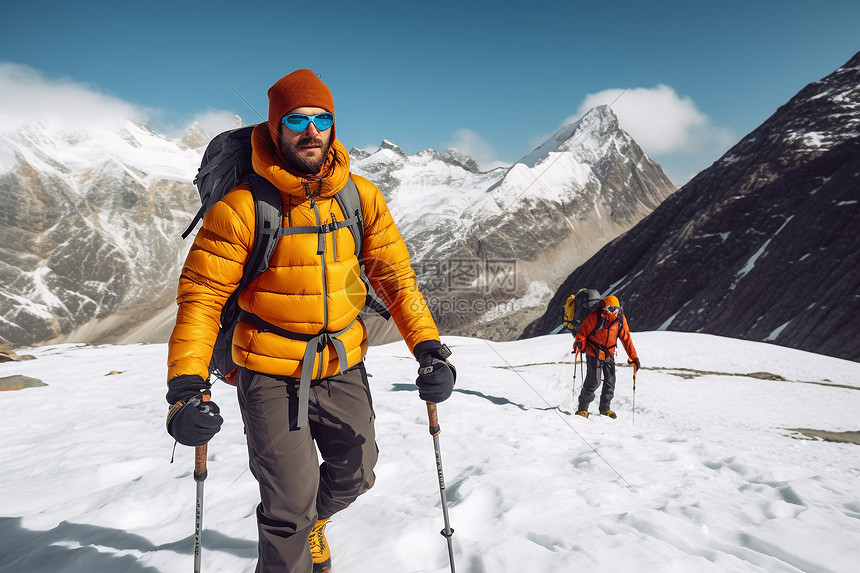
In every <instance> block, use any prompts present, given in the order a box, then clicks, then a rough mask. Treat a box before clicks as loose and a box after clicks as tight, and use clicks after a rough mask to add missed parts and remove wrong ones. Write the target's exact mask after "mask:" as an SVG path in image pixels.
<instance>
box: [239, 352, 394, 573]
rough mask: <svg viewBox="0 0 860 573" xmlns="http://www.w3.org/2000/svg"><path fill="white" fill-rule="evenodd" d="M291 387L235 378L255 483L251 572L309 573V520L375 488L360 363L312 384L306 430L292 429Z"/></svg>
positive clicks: (294, 390) (294, 403)
mask: <svg viewBox="0 0 860 573" xmlns="http://www.w3.org/2000/svg"><path fill="white" fill-rule="evenodd" d="M298 384H299V380H298V379H297V378H284V377H278V378H275V377H272V376H268V375H265V374H261V373H259V372H252V371H250V370H245V369H240V372H239V383H238V393H239V407H240V409H241V411H242V419H243V421H244V422H245V432H246V434H247V441H248V454H249V456H250V467H251V473H252V474H253V475H254V477H255V478H256V479H257V482H259V485H260V498H261V502H260V505H259V506H257V526H258V529H259V547H258V552H259V560H258V561H257V572H258V573H275V572H277V573H311V570H312V568H313V565H312V563H311V555H310V550H309V548H308V534H309V533H310V530H311V528H312V527H313V525H314V523H316V520H317V519H324V518H328V517H331V516H332V515H334V514H335V513H337V512H338V511H340V510H342V509H344V508H346V507H347V506H349V505H350V504H351V503H352V502H353V501H355V499H356V498H357V497H358V496H359V495H361V494H362V493H364V492H365V491H367V490H368V489H370V488H371V487H372V486H373V482H374V475H373V467H374V466H375V465H376V460H377V457H378V450H377V447H376V441H375V433H374V425H373V421H374V413H373V403H372V400H371V396H370V388H369V386H368V383H367V374H366V372H365V369H364V364H363V363H361V364H359V365H358V366H356V367H354V368H352V369H350V370H348V371H347V372H344V373H343V374H340V375H338V376H333V377H331V378H326V379H324V380H318V381H314V382H313V385H312V386H311V390H310V402H309V404H308V424H307V425H305V426H303V427H301V428H299V429H295V425H296V424H295V422H296V418H297V414H298V408H299V404H298ZM291 427H292V428H293V429H291ZM315 442H316V447H314V443H315ZM317 448H318V449H319V452H320V456H321V457H322V460H323V461H322V464H320V463H319V460H318V457H317Z"/></svg>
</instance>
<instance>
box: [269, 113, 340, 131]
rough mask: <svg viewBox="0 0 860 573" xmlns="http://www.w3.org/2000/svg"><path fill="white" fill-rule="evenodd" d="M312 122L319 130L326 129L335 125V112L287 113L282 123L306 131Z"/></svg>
mask: <svg viewBox="0 0 860 573" xmlns="http://www.w3.org/2000/svg"><path fill="white" fill-rule="evenodd" d="M311 122H314V126H315V127H316V128H317V129H318V130H319V131H325V130H327V129H328V128H330V127H331V126H332V125H334V114H333V113H329V112H327V111H326V112H323V113H318V114H316V115H305V114H303V113H291V114H289V115H285V116H284V118H283V119H282V120H281V123H283V124H284V125H286V126H287V127H288V128H290V129H291V130H292V131H304V130H306V129H307V128H308V125H310V123H311Z"/></svg>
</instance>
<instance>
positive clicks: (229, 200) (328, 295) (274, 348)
mask: <svg viewBox="0 0 860 573" xmlns="http://www.w3.org/2000/svg"><path fill="white" fill-rule="evenodd" d="M252 146H253V154H252V161H253V165H254V170H255V171H256V172H257V173H258V174H260V175H261V176H263V177H265V178H266V179H268V180H269V181H271V182H272V183H273V184H274V185H275V186H276V187H277V188H278V189H279V190H280V191H281V200H282V202H283V212H284V226H285V227H300V226H317V225H320V224H323V223H329V222H335V221H343V220H344V219H345V217H344V214H343V213H342V212H341V210H340V207H339V205H338V204H337V201H336V200H335V199H334V194H335V193H336V191H337V190H339V189H341V188H342V187H343V186H344V185H345V184H346V182H347V178H348V177H349V154H348V153H347V152H346V149H345V148H344V147H343V145H342V144H341V143H340V142H338V141H335V142H333V143H332V146H331V151H330V152H329V156H328V159H327V161H326V164H325V165H324V166H323V168H322V170H321V173H324V174H325V176H324V178H323V180H322V183H320V182H319V181H317V180H313V179H304V178H302V177H299V176H296V175H294V174H292V173H290V172H288V171H287V170H285V169H284V168H283V167H282V166H281V164H280V162H279V161H278V157H279V156H278V154H277V153H276V151H275V149H274V145H273V144H272V142H271V139H270V138H269V135H268V130H267V127H266V124H261V126H260V127H258V128H256V129H255V130H254V133H253V135H252ZM352 177H353V181H354V182H355V185H356V188H357V189H358V194H359V197H360V199H361V209H362V214H363V217H364V225H365V235H364V245H363V247H362V252H363V259H364V262H365V270H366V274H367V278H368V279H369V281H370V284H371V285H372V286H373V288H374V289H375V290H376V292H377V294H378V295H379V297H380V298H381V299H382V300H383V302H385V304H386V306H387V307H388V309H389V310H390V311H391V315H392V318H393V319H394V321H395V323H396V325H397V327H398V329H399V330H400V333H401V334H402V335H403V338H404V339H405V340H406V343H407V345H408V346H409V349H410V350H412V349H413V348H414V347H415V345H416V344H418V343H419V342H422V341H424V340H439V332H438V330H437V328H436V324H435V322H434V321H433V317H432V316H431V314H430V311H429V309H428V308H427V304H426V302H425V300H424V297H423V296H422V294H421V292H420V291H419V290H418V286H417V284H416V281H415V272H414V271H413V270H412V267H411V264H410V260H409V252H408V251H407V249H406V243H405V242H404V241H403V238H402V237H401V236H400V232H399V231H398V230H397V227H396V225H395V224H394V220H393V219H392V217H391V214H390V213H389V211H388V207H387V205H386V204H385V200H384V199H383V197H382V194H381V193H380V192H379V189H377V188H376V186H375V185H373V184H372V183H370V182H369V181H368V180H367V179H364V178H363V177H360V176H357V175H353V176H352ZM254 210H255V209H254V201H253V197H252V195H251V192H250V190H249V189H248V187H246V186H240V187H237V188H236V189H234V190H233V191H231V192H230V193H229V194H227V195H226V196H225V197H224V199H223V200H221V201H220V202H219V203H217V204H216V205H215V206H213V207H212V208H211V209H210V210H209V212H208V213H207V214H206V216H205V217H204V219H203V226H202V227H201V229H200V231H199V232H198V233H197V236H196V238H195V240H194V244H193V245H192V246H191V250H190V252H189V253H188V257H187V258H186V260H185V265H184V267H183V269H182V275H181V277H180V279H179V290H178V296H177V303H178V305H179V309H178V313H177V317H176V326H175V327H174V329H173V333H172V334H171V337H170V342H169V345H168V380H171V379H173V378H175V377H176V376H180V375H183V374H197V375H199V376H201V377H202V378H203V379H204V380H206V379H208V377H209V360H210V357H211V354H212V346H213V344H214V342H215V338H216V335H217V332H218V328H219V319H220V315H221V308H222V307H223V305H224V303H225V301H226V300H227V298H228V297H229V296H230V294H231V293H232V292H233V291H234V290H235V289H236V287H237V285H238V283H239V281H240V279H241V278H242V271H243V267H244V265H245V262H246V260H247V258H248V257H249V254H250V252H251V249H252V247H253V240H254V233H255V229H254V226H255V214H254ZM321 236H322V237H324V241H323V242H322V244H321V241H320V237H321ZM321 247H322V248H321ZM319 251H322V252H319ZM366 295H367V289H366V287H365V285H364V283H363V282H362V280H361V277H360V272H359V264H358V259H357V258H356V255H355V242H354V239H353V236H352V233H351V232H350V230H349V229H348V228H346V227H344V228H341V229H338V230H336V231H334V232H330V233H327V234H324V235H318V234H316V233H301V234H293V235H285V236H282V237H281V239H280V240H279V242H278V246H277V247H276V249H275V251H274V253H273V254H272V258H271V261H270V263H269V268H268V269H267V270H266V271H264V272H263V273H262V274H261V275H260V276H259V277H257V278H256V279H254V280H253V281H252V282H251V284H250V285H249V286H248V288H246V289H245V290H244V291H243V292H242V293H241V294H240V295H239V306H240V307H241V308H242V309H243V310H245V311H247V312H250V313H251V314H254V315H256V316H258V317H260V318H262V319H263V320H265V321H266V322H268V323H271V324H273V325H275V326H278V327H280V328H283V329H285V330H288V331H290V332H295V333H299V334H305V335H315V334H319V333H321V332H338V331H340V330H343V329H345V328H348V329H347V330H346V331H345V332H344V333H343V334H341V335H340V336H339V337H338V338H339V339H340V340H341V342H343V344H344V347H345V350H346V357H347V361H348V363H349V364H348V366H350V367H351V366H354V365H355V364H358V363H359V362H360V361H361V360H362V359H363V358H364V354H365V352H366V351H367V331H366V329H365V327H364V325H363V324H362V322H361V321H360V320H356V317H357V316H358V313H359V312H360V311H361V309H362V308H363V306H364V303H365V300H366ZM350 325H351V326H350ZM305 347H306V342H304V341H302V340H295V339H290V338H284V337H282V336H279V335H277V334H274V333H271V332H264V331H261V330H260V329H259V328H258V327H255V326H252V325H250V324H247V323H245V322H239V323H238V324H237V326H236V330H235V332H234V336H233V353H232V354H233V361H234V362H236V364H239V365H240V366H244V367H246V368H248V369H250V370H255V371H258V372H264V373H266V374H271V375H276V376H291V377H295V378H299V377H300V376H301V372H302V357H303V355H304V352H305ZM339 371H340V367H339V361H338V356H337V353H336V352H335V351H334V349H333V348H332V345H331V344H329V345H328V346H327V347H326V348H325V350H323V351H322V353H321V354H319V355H318V356H317V357H316V359H315V362H314V366H313V373H314V374H313V378H314V379H319V378H325V377H327V376H332V375H334V374H337V373H338V372H339Z"/></svg>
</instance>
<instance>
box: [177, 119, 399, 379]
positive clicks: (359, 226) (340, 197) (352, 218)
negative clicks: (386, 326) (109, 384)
mask: <svg viewBox="0 0 860 573" xmlns="http://www.w3.org/2000/svg"><path fill="white" fill-rule="evenodd" d="M255 127H257V126H256V125H249V126H245V127H240V128H237V129H231V130H228V131H225V132H223V133H221V134H219V135H217V136H215V137H214V138H213V139H212V141H210V142H209V145H208V146H207V147H206V151H205V152H204V153H203V159H202V161H201V162H200V169H199V170H198V171H197V176H196V177H195V178H194V185H196V186H197V190H198V192H199V193H200V203H201V205H200V209H199V210H198V211H197V214H196V215H195V216H194V220H193V221H192V222H191V224H190V225H189V226H188V228H187V229H186V230H185V232H184V233H182V238H186V237H188V235H189V234H190V233H191V231H192V230H193V229H194V227H195V226H196V225H197V223H198V221H200V220H201V219H202V218H203V216H204V215H205V214H206V212H207V211H209V209H211V208H212V206H214V205H215V204H216V203H217V202H218V201H220V200H221V199H222V198H223V197H224V196H225V195H226V194H227V193H229V192H230V191H232V190H233V189H235V188H236V187H238V186H239V185H241V184H243V183H244V184H247V185H248V186H249V187H250V188H251V194H252V195H253V197H254V208H255V212H256V226H255V229H256V234H255V237H254V247H253V250H252V251H251V253H250V256H249V257H248V262H247V263H246V264H245V269H244V272H243V274H242V279H241V280H240V281H239V285H238V286H237V287H236V290H235V291H233V294H231V295H230V297H229V298H228V299H227V301H226V302H225V303H224V308H223V309H222V310H221V328H220V329H219V331H218V336H217V338H216V340H215V345H214V347H213V349H212V359H211V361H210V363H209V372H210V373H212V374H215V375H216V376H219V377H221V378H222V379H224V380H225V381H227V382H228V383H231V384H235V372H236V364H235V363H234V362H233V358H232V346H233V328H234V327H235V326H236V323H237V322H238V320H239V317H240V314H243V311H242V310H241V309H240V308H239V304H238V299H239V293H240V292H242V290H244V289H245V288H246V287H247V286H248V285H249V284H250V283H251V281H253V280H254V279H255V278H257V276H259V275H260V273H262V272H263V271H265V270H266V269H267V268H269V260H270V259H271V258H272V253H273V252H274V251H275V247H276V246H277V244H278V239H280V237H282V236H283V235H288V234H295V233H310V232H316V233H320V234H322V233H328V232H333V231H335V230H337V229H342V228H343V227H348V228H349V230H350V232H351V233H352V236H353V239H354V240H355V255H356V257H358V260H359V263H361V260H362V257H361V248H362V244H363V242H364V218H363V217H362V215H361V200H360V197H359V195H358V189H356V187H355V182H354V181H353V180H352V176H350V177H349V179H348V180H347V183H346V186H344V187H343V188H342V189H340V190H339V191H338V192H337V193H336V194H335V195H334V199H335V200H336V201H337V203H338V205H339V206H340V209H341V211H342V212H343V214H344V217H345V218H346V219H345V220H344V221H338V222H336V223H328V224H325V225H321V226H320V227H292V228H291V227H287V228H284V227H283V220H284V215H283V204H282V203H281V193H280V191H279V190H278V188H277V187H275V186H274V185H273V184H272V183H271V182H270V181H269V180H267V179H266V178H265V177H261V176H260V175H258V174H257V173H255V172H254V169H253V167H252V165H251V133H252V132H253V131H254V128H255ZM361 278H362V280H363V281H364V283H365V285H366V286H367V290H368V298H367V303H366V305H365V308H369V309H370V310H372V311H374V312H376V313H377V314H379V315H380V316H382V317H383V318H385V319H388V318H389V317H390V316H391V315H390V313H389V312H388V309H386V308H385V305H384V304H383V303H382V301H380V300H379V298H378V297H376V295H375V293H374V292H373V289H372V287H371V286H370V283H369V282H368V280H367V277H366V276H365V274H364V265H363V264H361ZM244 314H245V315H247V313H244ZM243 318H244V316H243Z"/></svg>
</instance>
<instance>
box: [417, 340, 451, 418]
mask: <svg viewBox="0 0 860 573" xmlns="http://www.w3.org/2000/svg"><path fill="white" fill-rule="evenodd" d="M414 352H415V357H416V358H417V359H418V379H417V380H416V381H415V383H416V384H417V385H418V396H420V398H421V399H422V400H424V401H425V402H432V403H434V404H438V403H439V402H444V401H445V400H447V399H448V398H449V397H450V396H451V392H453V391H454V382H455V381H456V380H457V370H455V369H454V366H453V365H452V364H451V363H450V362H448V357H449V356H451V351H450V350H449V349H448V347H447V346H445V345H444V344H442V343H441V342H439V341H438V340H425V341H423V342H419V343H418V344H416V345H415V349H414Z"/></svg>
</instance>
